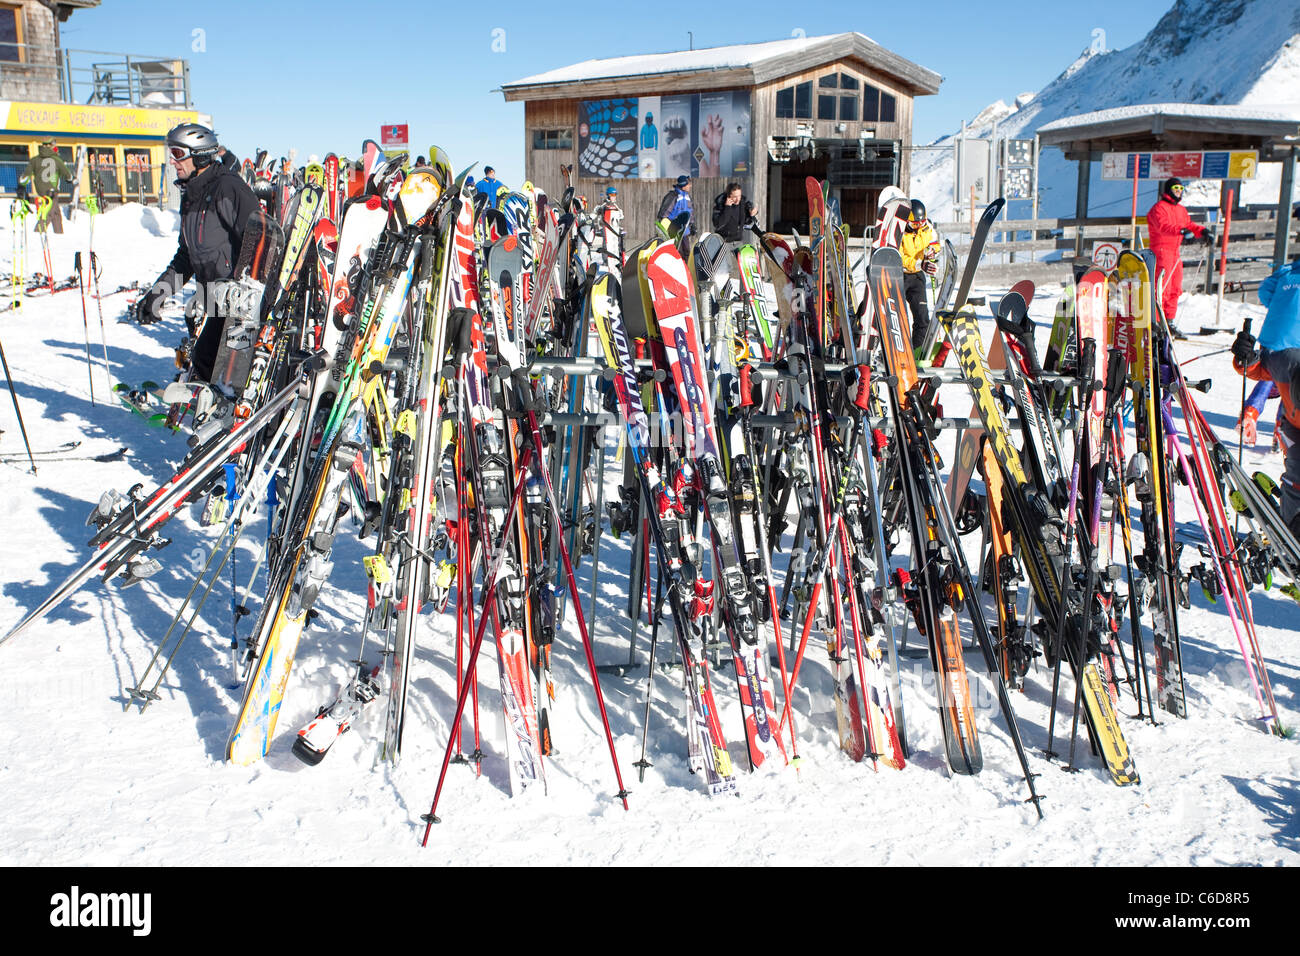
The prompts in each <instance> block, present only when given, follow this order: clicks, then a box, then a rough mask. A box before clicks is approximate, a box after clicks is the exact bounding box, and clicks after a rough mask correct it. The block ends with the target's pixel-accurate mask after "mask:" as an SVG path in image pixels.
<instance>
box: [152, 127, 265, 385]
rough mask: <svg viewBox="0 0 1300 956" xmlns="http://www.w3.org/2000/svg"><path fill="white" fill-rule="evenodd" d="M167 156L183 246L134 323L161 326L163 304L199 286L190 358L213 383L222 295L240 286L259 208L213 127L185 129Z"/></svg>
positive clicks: (192, 310) (195, 374)
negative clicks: (241, 264)
mask: <svg viewBox="0 0 1300 956" xmlns="http://www.w3.org/2000/svg"><path fill="white" fill-rule="evenodd" d="M167 154H168V160H169V161H170V162H171V163H172V164H173V165H174V166H175V167H176V182H177V185H178V186H179V187H180V190H181V210H180V212H181V228H180V242H179V247H178V248H177V250H176V255H175V256H174V257H173V258H172V261H171V264H170V265H168V266H167V268H166V269H165V270H163V273H162V275H160V276H159V277H158V278H157V280H155V281H154V282H153V283H152V285H151V286H150V288H149V291H147V292H146V293H145V294H144V295H143V296H141V297H140V299H139V301H138V302H137V303H136V306H135V319H136V321H137V322H139V323H140V324H141V325H148V324H151V323H153V322H157V321H158V320H159V319H160V318H162V305H163V302H164V301H166V299H167V298H168V297H169V296H171V295H173V294H175V293H177V292H179V291H180V290H181V287H182V286H184V285H185V283H187V282H188V281H189V280H190V279H195V280H196V281H197V283H198V286H199V288H198V292H197V293H196V295H195V296H194V298H193V299H192V300H191V301H190V304H189V307H188V308H187V309H186V315H185V323H186V325H187V326H188V328H189V333H190V336H191V338H194V337H197V340H196V341H195V342H194V344H193V346H192V348H191V349H190V354H189V361H190V370H191V378H196V379H202V380H204V381H208V380H209V379H210V377H211V374H212V363H213V361H214V360H215V358H216V355H217V351H218V349H219V348H220V345H221V337H222V331H223V329H224V327H225V324H226V321H225V320H226V319H227V318H228V316H226V315H224V314H222V312H223V311H224V310H223V309H222V308H221V303H223V302H225V301H227V297H225V296H223V295H222V294H221V290H222V288H223V287H224V285H225V284H226V283H228V282H229V281H230V280H232V279H233V278H234V270H235V263H236V260H237V259H238V257H239V247H240V245H241V244H242V243H243V236H244V227H245V224H246V223H247V222H248V217H249V216H250V215H252V213H253V212H255V211H256V210H257V208H258V203H257V198H256V197H255V196H254V195H253V191H252V189H251V188H249V186H248V184H247V183H246V182H244V180H243V177H241V176H240V175H239V173H238V162H237V161H236V160H235V159H234V156H233V155H232V154H230V153H228V152H226V151H225V150H223V149H222V148H221V146H220V145H219V144H218V143H217V137H216V135H215V134H214V133H213V132H212V130H210V129H208V128H207V127H205V126H200V125H198V124H197V123H182V124H181V125H180V126H177V127H175V128H174V129H172V130H171V132H169V133H168V134H167ZM238 318H244V316H239V317H238ZM205 319H207V321H205ZM178 359H179V353H178Z"/></svg>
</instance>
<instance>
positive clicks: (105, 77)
mask: <svg viewBox="0 0 1300 956" xmlns="http://www.w3.org/2000/svg"><path fill="white" fill-rule="evenodd" d="M0 96H2V97H4V98H8V99H33V100H40V101H54V100H58V101H61V102H64V103H76V104H80V105H83V106H155V107H165V108H170V109H189V108H191V107H192V106H193V103H192V101H191V99H190V64H189V61H188V60H183V59H181V58H179V57H157V56H141V55H139V54H134V53H116V52H107V51H103V50H68V49H64V50H59V49H56V48H55V47H53V46H52V45H48V46H40V45H37V44H32V43H0Z"/></svg>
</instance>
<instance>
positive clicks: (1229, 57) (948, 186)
mask: <svg viewBox="0 0 1300 956" xmlns="http://www.w3.org/2000/svg"><path fill="white" fill-rule="evenodd" d="M1144 103H1200V104H1243V105H1248V106H1257V107H1265V108H1269V109H1274V110H1282V111H1287V112H1291V113H1300V0H1175V2H1174V4H1173V5H1172V6H1171V7H1170V8H1169V9H1168V10H1167V11H1166V12H1165V14H1164V16H1162V17H1161V18H1160V20H1159V21H1158V22H1157V23H1156V25H1155V26H1154V27H1152V28H1151V30H1150V31H1149V32H1148V33H1147V35H1146V36H1145V37H1143V38H1142V39H1141V40H1139V41H1138V42H1137V43H1134V44H1133V45H1131V46H1129V47H1126V48H1125V49H1122V50H1106V49H1105V40H1104V37H1098V38H1096V42H1094V44H1093V45H1092V46H1091V47H1089V48H1088V49H1086V50H1084V51H1083V52H1082V53H1081V54H1080V55H1079V56H1078V57H1077V58H1076V59H1075V60H1074V62H1072V63H1071V64H1070V65H1069V66H1067V67H1066V68H1065V70H1063V71H1062V72H1061V73H1060V74H1059V75H1058V76H1057V77H1056V78H1055V79H1053V80H1052V81H1051V82H1050V83H1048V84H1047V86H1045V87H1044V88H1043V89H1042V90H1040V91H1039V92H1038V94H1037V95H1030V96H1025V95H1024V94H1022V95H1021V96H1018V97H1016V100H1015V106H1014V107H1008V106H1007V105H1006V104H1005V103H1004V102H1003V101H1002V100H998V101H997V102H996V103H993V104H991V105H990V106H988V107H985V109H983V110H981V111H980V113H979V115H978V116H977V117H976V118H975V119H974V120H973V121H972V122H971V123H969V124H967V127H966V135H967V136H968V137H972V136H974V137H987V136H989V135H990V134H991V132H992V128H993V122H994V120H995V119H996V121H997V134H998V136H999V137H1002V136H1006V137H1015V138H1029V137H1032V136H1033V135H1034V133H1035V132H1037V130H1038V129H1039V128H1040V127H1041V126H1043V125H1044V124H1046V123H1050V122H1052V121H1053V120H1058V119H1061V118H1063V117H1068V116H1075V115H1078V114H1080V113H1088V112H1093V111H1096V110H1103V109H1111V108H1115V107H1124V106H1134V105H1138V104H1144ZM950 140H951V137H945V138H942V139H940V140H939V141H938V142H939V143H943V142H945V141H950ZM952 162H953V158H952V155H951V153H947V152H944V151H940V150H934V151H930V152H927V153H923V154H918V160H917V161H916V162H915V163H914V165H913V168H912V183H911V188H912V194H913V195H924V196H927V197H928V205H929V208H930V211H931V215H932V216H934V217H936V218H938V219H941V220H942V219H943V218H945V217H947V216H950V215H951V214H952V204H951V193H952V183H953V169H952ZM1041 163H1042V167H1041V169H1040V177H1039V185H1040V196H1039V199H1040V204H1039V211H1040V214H1041V215H1046V216H1061V215H1071V214H1072V213H1073V212H1074V197H1075V180H1076V173H1075V169H1074V165H1073V164H1072V163H1069V164H1067V163H1066V161H1065V160H1064V158H1063V157H1062V156H1061V154H1060V152H1059V151H1058V150H1055V149H1046V150H1044V151H1043V154H1042V160H1041ZM1098 185H1099V187H1100V188H1099V189H1097V188H1095V189H1094V191H1093V198H1094V200H1095V202H1096V204H1097V208H1103V207H1104V206H1105V204H1106V203H1108V202H1109V201H1110V199H1111V198H1113V197H1110V196H1109V194H1108V193H1106V189H1107V188H1109V185H1108V184H1098ZM1210 185H1211V186H1212V185H1213V184H1210ZM1125 188H1127V187H1125ZM1212 191H1213V192H1214V194H1215V195H1216V196H1217V192H1218V190H1217V189H1213V190H1212ZM1276 195H1277V169H1276V166H1272V165H1266V166H1264V167H1262V169H1261V175H1260V177H1259V178H1258V179H1257V180H1255V182H1254V183H1253V184H1249V185H1247V186H1246V188H1245V189H1244V190H1243V198H1244V199H1245V200H1246V201H1247V202H1267V201H1276V200H1275V197H1276ZM1116 203H1117V204H1118V205H1123V203H1121V202H1119V200H1116ZM1117 208H1118V206H1117Z"/></svg>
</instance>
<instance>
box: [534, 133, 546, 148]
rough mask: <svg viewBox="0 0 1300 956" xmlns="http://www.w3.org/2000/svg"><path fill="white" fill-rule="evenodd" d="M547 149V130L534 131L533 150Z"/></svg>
mask: <svg viewBox="0 0 1300 956" xmlns="http://www.w3.org/2000/svg"><path fill="white" fill-rule="evenodd" d="M545 148H546V130H544V129H535V130H533V149H545Z"/></svg>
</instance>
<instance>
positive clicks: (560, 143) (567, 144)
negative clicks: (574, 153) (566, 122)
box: [555, 129, 573, 149]
mask: <svg viewBox="0 0 1300 956" xmlns="http://www.w3.org/2000/svg"><path fill="white" fill-rule="evenodd" d="M555 148H556V149H573V130H571V129H557V130H556V131H555Z"/></svg>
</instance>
